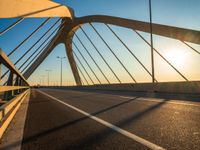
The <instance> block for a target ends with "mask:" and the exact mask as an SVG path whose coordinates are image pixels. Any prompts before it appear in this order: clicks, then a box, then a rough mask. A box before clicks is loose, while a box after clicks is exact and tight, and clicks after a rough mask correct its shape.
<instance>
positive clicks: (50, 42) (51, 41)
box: [19, 25, 64, 72]
mask: <svg viewBox="0 0 200 150" xmlns="http://www.w3.org/2000/svg"><path fill="white" fill-rule="evenodd" d="M61 26H62V27H61ZM61 26H58V27H57V28H55V29H54V31H53V32H52V33H51V34H50V35H49V36H48V37H47V38H46V40H45V41H44V42H43V43H42V44H41V45H40V46H39V47H38V48H37V50H36V51H35V52H34V53H32V55H31V56H29V58H27V59H26V61H25V62H24V63H23V64H22V65H21V66H20V67H19V69H21V68H22V67H23V66H24V65H25V64H26V62H28V60H29V59H30V58H31V57H32V56H33V55H34V54H36V52H37V51H38V50H39V49H40V48H41V47H42V46H43V45H44V43H45V42H47V41H48V40H49V39H50V38H51V36H52V35H53V34H54V33H55V31H56V30H57V29H58V28H59V30H58V31H57V34H58V33H59V32H60V31H61V30H62V29H63V27H64V26H63V25H61ZM60 27H61V28H60ZM54 40H55V38H53V39H52V40H50V41H49V42H48V43H46V44H45V46H43V48H42V49H41V50H40V51H39V53H38V54H37V55H36V56H35V57H34V58H33V59H32V60H31V61H30V63H31V62H33V61H34V60H35V59H36V58H37V56H38V55H39V54H41V53H42V51H43V50H44V49H45V48H46V46H47V45H49V44H51V45H52V43H53V41H54ZM30 63H29V64H28V65H26V67H25V68H24V69H23V70H22V71H21V72H24V70H25V69H26V68H27V67H28V66H29V65H30Z"/></svg>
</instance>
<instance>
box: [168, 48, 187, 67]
mask: <svg viewBox="0 0 200 150" xmlns="http://www.w3.org/2000/svg"><path fill="white" fill-rule="evenodd" d="M166 58H167V60H168V61H169V62H170V63H171V64H173V65H175V66H178V67H183V66H184V65H185V63H186V59H187V58H186V54H185V53H184V52H183V51H181V50H180V49H178V48H174V49H171V50H168V51H167V52H166Z"/></svg>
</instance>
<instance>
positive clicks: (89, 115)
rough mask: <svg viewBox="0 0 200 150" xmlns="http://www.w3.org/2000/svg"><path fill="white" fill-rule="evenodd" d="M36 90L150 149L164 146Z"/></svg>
mask: <svg viewBox="0 0 200 150" xmlns="http://www.w3.org/2000/svg"><path fill="white" fill-rule="evenodd" d="M37 91H38V92H40V93H41V94H44V95H46V96H47V97H49V98H51V99H53V100H55V101H57V102H59V103H61V104H63V105H65V106H67V107H69V108H71V109H73V110H75V111H77V112H79V113H81V114H83V115H85V116H87V117H89V118H91V119H93V120H95V121H97V122H98V123H100V124H102V125H104V126H106V127H108V128H111V129H112V130H114V131H116V132H118V133H121V134H122V135H124V136H126V137H128V138H130V139H132V140H134V141H137V142H138V143H140V144H143V145H145V146H147V147H148V148H150V149H153V150H164V148H162V147H160V146H158V145H156V144H154V143H151V142H149V141H147V140H145V139H143V138H141V137H139V136H137V135H135V134H133V133H130V132H128V131H126V130H124V129H121V128H119V127H117V126H115V125H113V124H111V123H109V122H106V121H104V120H102V119H100V118H98V117H95V116H93V115H91V114H89V113H87V112H85V111H83V110H81V109H79V108H77V107H74V106H72V105H70V104H68V103H66V102H63V101H61V100H59V99H58V98H56V97H53V96H51V95H49V94H47V93H45V92H42V91H40V90H37Z"/></svg>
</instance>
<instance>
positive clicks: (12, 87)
mask: <svg viewBox="0 0 200 150" xmlns="http://www.w3.org/2000/svg"><path fill="white" fill-rule="evenodd" d="M1 65H4V66H6V67H7V68H8V69H9V71H10V74H9V77H8V80H7V81H6V86H0V93H4V94H3V98H2V99H3V100H5V101H7V100H9V99H11V98H13V96H14V95H17V94H20V93H21V92H23V91H24V89H28V88H29V86H30V85H29V83H28V82H27V80H26V79H25V78H24V76H23V75H22V74H21V73H20V71H19V70H18V69H17V68H16V67H15V65H14V64H13V63H12V62H11V60H10V59H9V58H8V56H7V55H6V54H5V53H4V52H3V50H2V49H0V66H1ZM0 69H1V67H0ZM0 72H1V71H0ZM0 75H1V74H0ZM14 75H15V76H16V78H15V79H14ZM14 82H15V83H14Z"/></svg>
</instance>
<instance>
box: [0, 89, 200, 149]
mask: <svg viewBox="0 0 200 150" xmlns="http://www.w3.org/2000/svg"><path fill="white" fill-rule="evenodd" d="M161 97H162V96H161ZM163 97H165V98H164V99H162V98H147V97H143V96H142V94H139V96H138V95H137V96H133V95H131V94H129V95H128V94H124V93H120V92H117V93H116V92H107V93H106V92H105V93H104V92H100V93H99V92H95V91H93V92H90V91H72V90H59V89H34V90H32V92H31V96H30V101H29V105H28V109H27V115H26V120H25V124H24V132H23V142H22V144H21V149H22V150H65V149H67V150H74V149H75V150H76V149H77V150H98V149H99V150H112V149H113V150H129V149H130V150H133V149H136V150H137V149H138V150H140V149H141V150H143V149H144V150H146V149H170V150H190V149H192V150H199V149H200V103H199V102H197V101H196V102H194V101H186V100H171V99H169V98H171V97H170V96H168V97H169V98H167V96H166V95H165V96H163ZM197 99H198V98H197ZM13 145H14V144H13ZM9 146H12V145H7V146H5V147H4V148H9Z"/></svg>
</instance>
